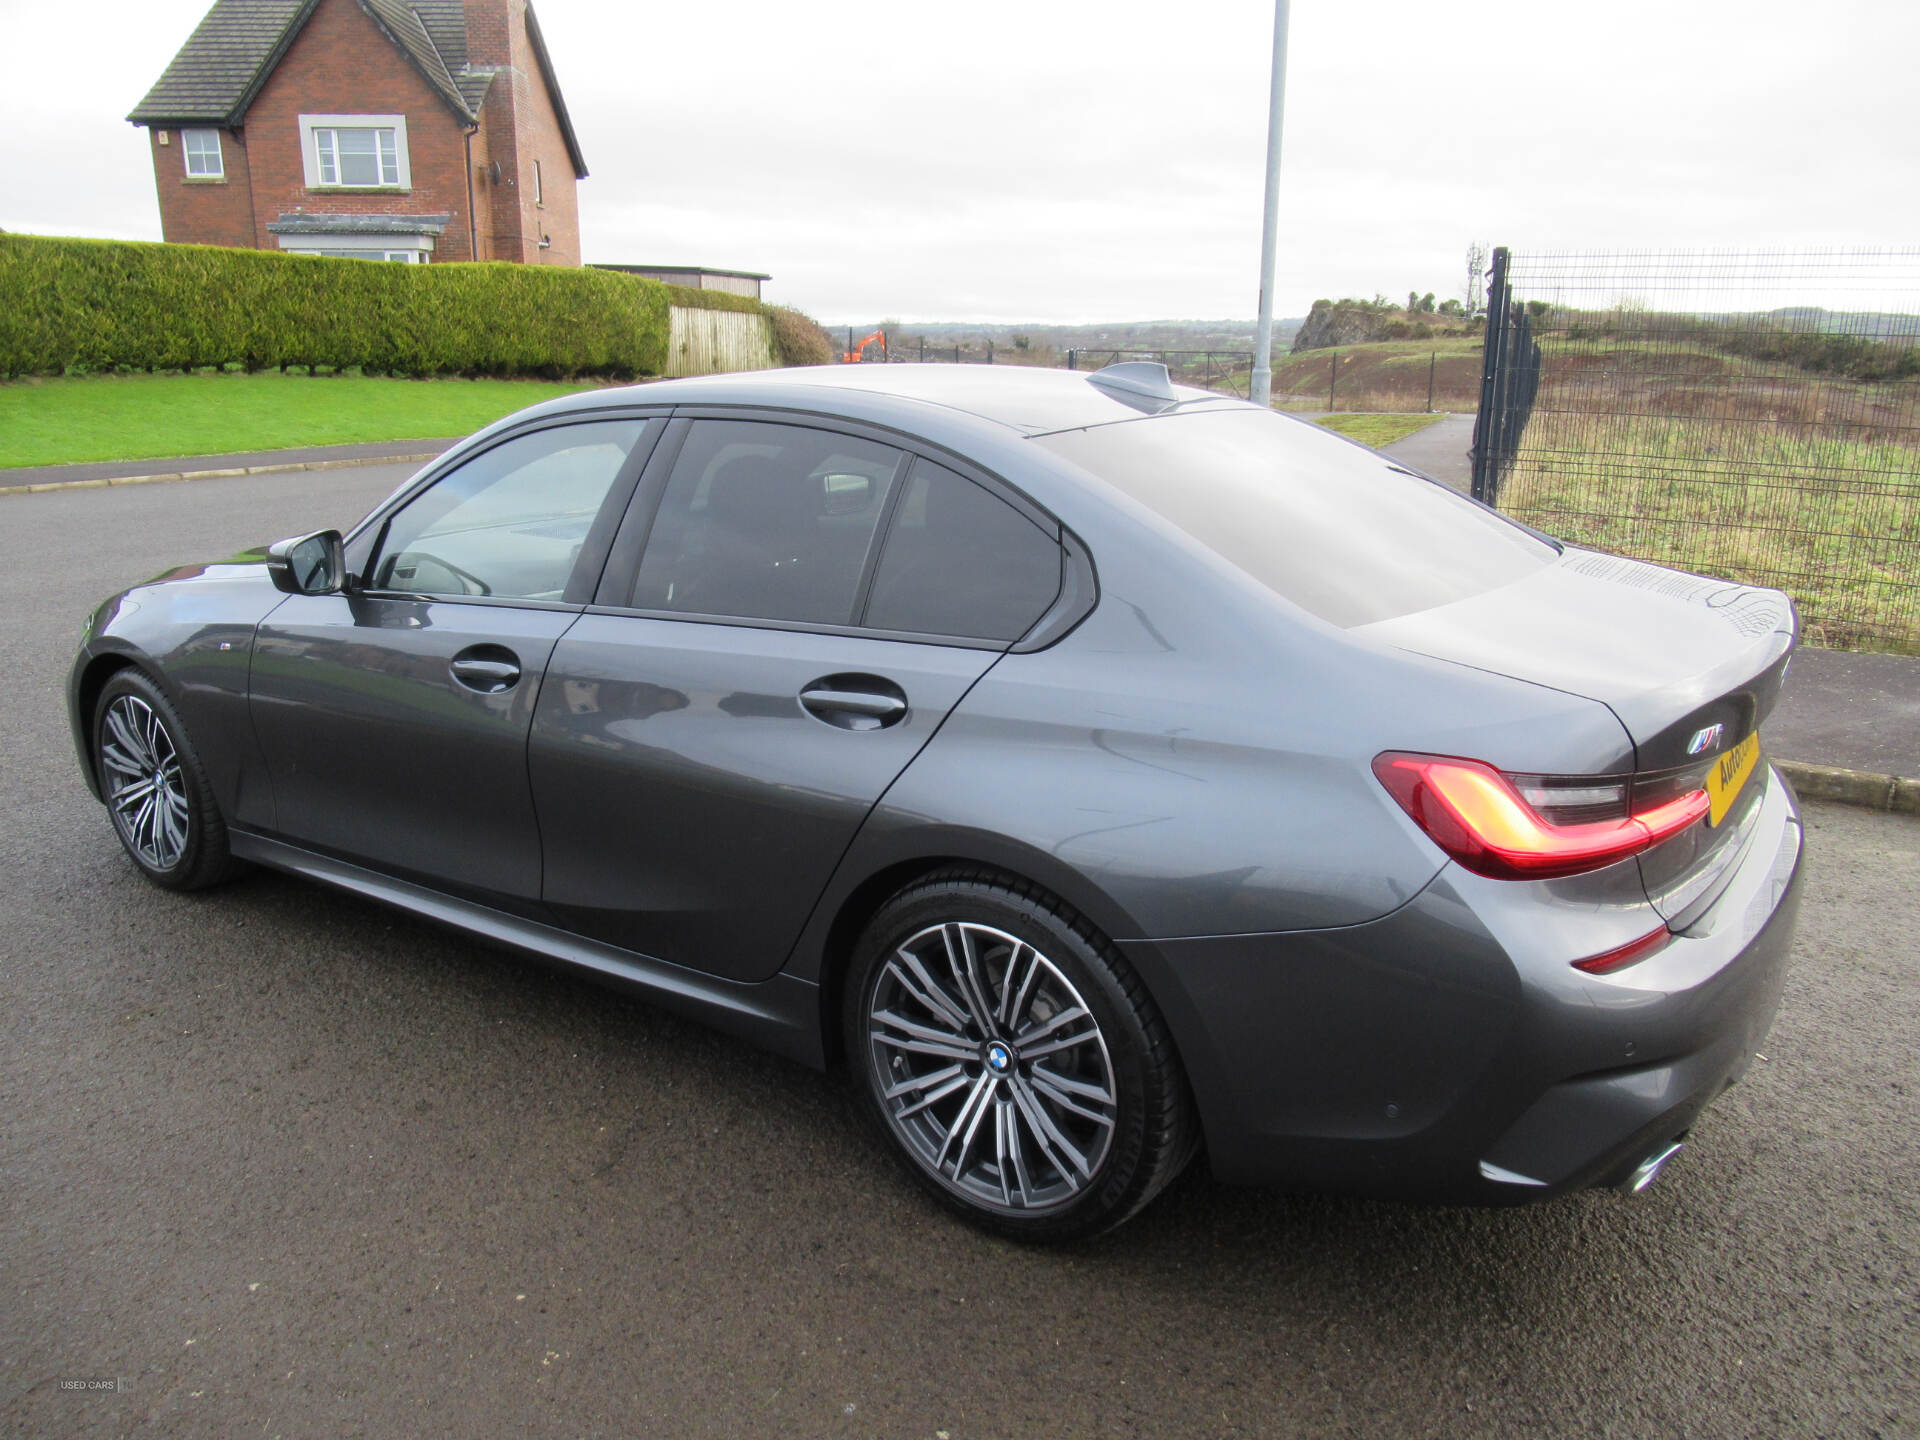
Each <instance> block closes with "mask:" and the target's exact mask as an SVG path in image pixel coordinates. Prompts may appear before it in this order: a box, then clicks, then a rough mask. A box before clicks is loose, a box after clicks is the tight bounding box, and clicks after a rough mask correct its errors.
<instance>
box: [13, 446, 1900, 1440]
mask: <svg viewBox="0 0 1920 1440" xmlns="http://www.w3.org/2000/svg"><path fill="white" fill-rule="evenodd" d="M401 478H402V476H401V474H400V473H399V472H397V471H393V470H348V471H332V472H326V473H320V474H312V475H273V476H260V477H254V478H247V479H237V480H208V481H198V482H192V483H188V484H172V485H153V486H144V487H138V488H132V489H125V490H110V491H108V490H102V491H78V492H67V493H57V494H46V495H36V496H25V497H13V498H4V499H0V607H3V608H0V613H3V614H4V616H5V625H4V630H3V631H0V658H3V659H4V661H5V670H4V675H5V684H4V686H3V687H0V722H3V728H0V737H3V738H0V790H3V793H4V806H0V816H4V824H3V825H0V866H3V867H4V868H3V869H0V874H4V876H5V880H4V888H3V889H0V895H3V896H4V900H3V901H0V1116H3V1117H4V1118H3V1119H0V1435H5V1436H8V1437H12V1436H66V1435H75V1436H80V1435H84V1436H111V1435H131V1434H160V1435H169V1436H203V1435H204V1436H242V1435H259V1436H273V1435H286V1436H309V1435H361V1434H364V1435H370V1436H394V1435H402V1434H447V1435H459V1436H494V1435H506V1434H523V1433H524V1434H542V1435H545V1434H552V1435H564V1436H637V1435H645V1436H675V1435H688V1436H705V1435H716V1436H718V1435H740V1436H761V1435H765V1436H786V1435H794V1436H813V1435H887V1436H908V1437H936V1436H941V1435H945V1436H948V1437H952V1440H960V1437H975V1436H1035V1437H1039V1436H1049V1437H1050V1436H1096V1435H1098V1436H1105V1435H1143V1436H1154V1437H1173V1436H1188V1435H1193V1436H1226V1435H1251V1436H1268V1435H1288V1434H1300V1435H1315V1436H1325V1435H1367V1436H1374V1435H1379V1436H1395V1437H1399V1436H1426V1435H1432V1436H1458V1435H1480V1434H1485V1435H1515V1436H1521V1435H1524V1436H1542V1435H1556V1436H1558V1435H1619V1436H1634V1437H1642V1436H1669V1435H1672V1436H1683V1435H1698V1436H1713V1437H1720V1436H1758V1435H1819V1436H1829V1435H1831V1436H1841V1435H1848V1436H1851V1435H1884V1436H1895V1435H1900V1436H1911V1435H1913V1434H1915V1433H1916V1431H1920V1378H1917V1377H1916V1349H1917V1348H1920V1318H1917V1317H1920V1144H1916V1140H1915V1135H1916V1120H1917V1119H1920V1107H1917V1106H1916V1080H1915V1075H1916V1063H1915V1057H1916V1047H1917V1046H1920V960H1917V959H1916V946H1915V942H1914V936H1915V935H1916V934H1920V822H1915V821H1913V820H1903V819H1899V818H1893V817H1888V816H1884V815H1874V814H1868V813H1865V812H1856V811H1848V810H1843V809H1837V808H1815V809H1811V810H1810V811H1809V816H1808V818H1809V822H1810V826H1811V835H1810V841H1809V847H1808V848H1809V852H1810V862H1809V863H1810V865H1811V867H1812V878H1811V881H1810V883H1809V888H1808V892H1807V899H1806V905H1805V909H1804V912H1803V918H1802V921H1801V929H1800V940H1799V945H1798V948H1797V951H1796V958H1795V964H1794V968H1793V972H1792V978H1791V980H1790V981H1789V983H1788V986H1787V991H1786V998H1785V1001H1784V1004H1783V1006H1782V1009H1781V1013H1780V1018H1779V1020H1778V1022H1777V1023H1776V1025H1775V1027H1774V1032H1773V1035H1772V1037H1771V1039H1770V1040H1769V1041H1768V1043H1767V1046H1766V1057H1767V1058H1766V1059H1765V1060H1764V1061H1763V1062H1758V1063H1756V1065H1755V1067H1754V1069H1753V1071H1752V1073H1751V1075H1750V1076H1749V1078H1748V1080H1747V1081H1746V1082H1745V1083H1744V1084H1742V1085H1741V1086H1740V1087H1738V1088H1737V1089H1735V1090H1734V1091H1732V1092H1731V1093H1730V1094H1728V1095H1727V1096H1726V1097H1724V1099H1723V1100H1722V1101H1721V1102H1720V1103H1719V1104H1718V1105H1717V1106H1716V1107H1715V1108H1714V1109H1713V1110H1712V1111H1711V1112H1710V1113H1709V1114H1708V1116H1707V1117H1706V1118H1705V1120H1704V1121H1703V1122H1702V1123H1701V1124H1700V1126H1699V1127H1698V1128H1697V1129H1696V1131H1695V1135H1694V1143H1693V1144H1692V1145H1690V1146H1689V1147H1688V1149H1687V1151H1686V1152H1685V1153H1684V1154H1682V1156H1681V1157H1680V1158H1679V1159H1678V1160H1677V1161H1676V1162H1675V1163H1674V1165H1673V1166H1672V1167H1671V1168H1670V1169H1669V1171H1668V1174H1667V1177H1666V1178H1664V1179H1663V1180H1662V1181H1661V1182H1660V1183H1659V1184H1658V1185H1656V1186H1655V1187H1654V1189H1653V1190H1652V1191H1651V1192H1650V1193H1649V1194H1648V1195H1647V1196H1646V1197H1644V1198H1643V1199H1640V1200H1638V1201H1627V1200H1623V1199H1620V1198H1619V1197H1616V1196H1613V1195H1610V1194H1609V1195H1587V1196H1580V1197H1575V1198H1572V1199H1569V1200H1564V1201H1560V1202H1557V1203H1552V1204H1548V1205H1545V1206H1541V1207H1536V1208H1533V1209H1529V1210H1516V1211H1501V1212H1478V1211H1459V1210H1420V1209H1410V1208H1404V1207H1399V1206H1391V1205H1379V1204H1368V1203H1360V1202H1355V1201H1350V1200H1334V1199H1325V1198H1316V1197H1311V1196H1306V1197H1298V1196H1287V1195H1281V1194H1274V1193H1266V1192H1259V1191H1248V1190H1238V1189H1231V1188H1228V1187H1224V1186H1220V1185H1216V1184H1215V1183H1213V1182H1212V1181H1211V1180H1210V1179H1209V1178H1207V1177H1206V1176H1205V1175H1203V1174H1201V1173H1198V1172H1194V1173H1192V1174H1190V1175H1189V1176H1188V1177H1187V1179H1186V1180H1184V1181H1183V1182H1182V1183H1181V1184H1180V1185H1179V1186H1178V1187H1176V1189H1175V1190H1174V1191H1172V1192H1171V1193H1169V1194H1168V1195H1167V1196H1165V1197H1163V1198H1162V1200H1161V1201H1160V1202H1159V1203H1158V1204H1157V1205H1155V1206H1154V1207H1153V1208H1152V1209H1151V1210H1149V1211H1148V1212H1147V1213H1146V1214H1145V1215H1143V1216H1141V1217H1140V1218H1139V1219H1137V1220H1136V1221H1134V1222H1133V1223H1132V1224H1130V1225H1128V1226H1127V1227H1125V1228H1124V1229H1123V1230H1121V1231H1120V1232H1119V1233H1118V1234H1116V1235H1113V1236H1111V1237H1108V1238H1107V1239H1105V1240H1103V1241H1101V1242H1099V1243H1097V1244H1095V1245H1092V1246H1088V1247H1085V1248H1082V1249H1079V1250H1077V1251H1072V1252H1068V1253H1045V1252H1033V1251H1028V1250H1023V1249H1020V1248H1017V1247H1014V1246H1011V1245H1008V1244H1004V1243H1001V1242H997V1241H993V1240H988V1239H984V1238H982V1237H981V1236H979V1235H976V1234H975V1233H973V1232H972V1231H969V1230H967V1229H965V1228H962V1227H961V1226H959V1225H957V1224H955V1223H952V1222H950V1221H949V1220H947V1219H946V1218H944V1217H943V1216H942V1215H940V1214H937V1213H936V1212H935V1211H934V1210H932V1209H931V1208H930V1207H929V1206H928V1204H927V1203H926V1202H924V1201H923V1200H922V1199H921V1198H920V1196H919V1195H918V1193H917V1192H916V1191H914V1190H913V1189H912V1188H911V1186H910V1185H909V1184H908V1183H907V1182H906V1181H905V1180H903V1179H902V1178H900V1177H899V1176H897V1175H896V1174H895V1172H894V1171H893V1170H892V1169H891V1168H890V1164H889V1162H888V1159H887V1157H886V1156H885V1155H884V1154H883V1153H882V1152H881V1151H880V1150H879V1149H878V1147H877V1145H876V1143H875V1142H874V1141H873V1140H871V1139H869V1138H868V1136H867V1134H866V1133H865V1131H864V1130H863V1129H861V1128H860V1126H859V1125H858V1124H857V1123H856V1121H855V1117H854V1115H853V1113H852V1111H851V1108H850V1107H849V1106H848V1105H847V1104H846V1103H845V1101H844V1099H843V1096H842V1093H841V1091H840V1090H839V1088H838V1087H837V1086H836V1084H835V1083H834V1082H833V1081H831V1080H829V1079H826V1078H823V1077H820V1076H817V1075H814V1074H812V1073H811V1072H808V1071H806V1070H803V1069H800V1068H797V1067H795V1066H793V1065H790V1064H788V1063H786V1062H783V1061H779V1060H774V1059H769V1058H767V1057H765V1056H763V1055H760V1054H757V1053H755V1052H753V1051H751V1050H748V1049H746V1048H745V1047H743V1046H740V1045H738V1044H735V1043H733V1042H730V1041H727V1040H724V1039H721V1038H719V1037H717V1036H715V1035H712V1034H710V1033H708V1032H706V1031H703V1030H701V1029H699V1028H698V1027H696V1026H693V1025H691V1024H686V1023H682V1022H680V1021H678V1020H675V1019H672V1018H670V1017H668V1016H667V1015H665V1014H662V1013H660V1012H658V1011H655V1010H653V1009H650V1008H649V1007H648V1006H646V1005H644V1004H641V1003H638V1002H635V1001H632V1000H629V999H626V998H624V997H621V996H618V995H614V994H612V993H610V992H607V991H605V990H601V989H598V988H595V987H594V986H591V985H589V984H586V983H584V982H581V981H578V980H575V979H572V978H569V977H566V976H563V975H557V974H555V973H553V972H549V971H545V970H542V969H539V968H536V967H533V966H530V965H528V964H526V963H524V962H522V961H519V960H517V959H515V958H514V957H512V956H509V955H506V954H504V953H500V952H496V951H491V950H487V949H482V948H478V947H476V946H475V945H473V944H470V943H468V942H466V941H464V940H461V939H459V938H456V937H454V936H452V935H450V934H448V933H446V932H443V931H440V930H436V929H434V928H431V927H429V926H427V925H424V924H420V923H416V922H414V921H412V920H409V919H406V918H403V917H402V916H400V915H397V914H395V913H391V912H388V911H385V910H382V909H379V908H376V907H374V906H372V905H370V904H366V903H363V902H360V901H357V900H354V899H351V898H347V897H344V896H340V895H335V894H331V893H328V892H324V891H321V890H319V889H316V888H314V887H311V886H308V885H305V884H301V883H299V882H296V881H292V880H288V879H283V878H279V877H276V876H273V875H267V874H258V875H254V876H252V877H250V878H247V879H244V880H241V881H239V882H237V883H235V884H232V885H230V886H228V887H226V888H224V889H221V890H218V891H215V892H212V893H209V894H204V895H200V896H188V897H182V896H176V895H171V894H167V893H163V892H161V891H159V890H156V889H154V888H152V887H150V886H148V885H146V884H144V883H143V882H142V881H141V880H140V879H139V878H138V877H137V876H136V875H135V873H134V871H133V869H132V867H131V866H130V865H129V864H128V862H127V861H126V860H125V859H124V858H123V857H122V855H121V853H120V849H119V846H118V845H117V844H116V843H115V841H114V838H113V834H112V831H111V829H110V828H109V825H108V822H107V819H106V817H105V815H104V814H103V812H102V811H101V810H100V808H99V807H98V806H97V805H96V804H94V802H93V801H92V800H91V799H90V798H89V797H88V796H87V794H86V793H85V791H84V789H83V788H82V785H81V782H80V779H79V776H78V774H77V773H76V771H75V768H74V763H73V759H72V756H71V754H70V753H69V748H68V741H67V735H66V724H65V720H64V717H63V712H62V685H63V682H64V677H65V673H66V667H67V664H68V662H69V660H70V658H71V655H72V651H73V647H74V644H75V643H76V641H77V639H78V636H79V633H80V627H81V623H82V619H83V616H84V614H85V613H86V611H87V610H88V609H89V607H90V606H91V605H92V604H93V603H94V602H95V601H97V600H99V599H101V598H103V597H104V596H105V595H106V594H107V593H109V592H110V591H112V590H115V589H117V588H119V587H120V586H122V585H125V584H127V583H129V582H132V581H136V580H139V579H141V578H143V577H145V576H147V575H150V574H152V573H154V572H156V571H158V570H160V569H161V568H163V567H165V566H169V565H172V564H174V563H178V562H184V561H191V560H196V559H204V558H208V557H212V556H218V555H222V554H226V553H229V552H231V551H233V550H235V549H237V548H239V547H240V546H242V545H244V544H247V543H250V542H256V541H260V540H266V539H273V538H276V537H279V536H282V535H288V534H293V533H298V532H301V531H304V530H308V529H312V528H317V527H319V526H321V525H324V524H327V523H344V522H346V521H349V520H351V519H353V518H355V517H356V516H357V515H359V514H360V513H361V512H362V511H363V510H364V509H366V508H367V507H368V506H369V505H371V503H372V502H373V501H375V500H376V499H377V498H378V497H379V496H381V495H382V494H384V493H385V492H386V491H387V490H388V489H390V488H391V487H392V486H393V485H394V484H395V483H397V481H398V480H399V479H401ZM101 1381H119V1382H121V1383H120V1384H119V1385H116V1386H108V1387H106V1388H101V1387H99V1386H97V1385H96V1386H94V1387H93V1388H86V1382H101Z"/></svg>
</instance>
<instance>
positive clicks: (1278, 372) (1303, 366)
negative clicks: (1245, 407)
mask: <svg viewBox="0 0 1920 1440" xmlns="http://www.w3.org/2000/svg"><path fill="white" fill-rule="evenodd" d="M1429 364H1431V365H1432V367H1433V408H1434V410H1435V411H1451V412H1452V413H1454V414H1456V415H1457V414H1460V413H1461V412H1463V411H1466V412H1470V411H1473V410H1477V409H1478V408H1479V406H1480V341H1479V338H1478V337H1477V336H1474V337H1468V336H1447V335H1436V336H1433V337H1432V338H1430V339H1426V340H1376V341H1370V342H1368V343H1366V344H1360V345H1336V346H1333V347H1330V348H1329V349H1325V350H1307V351H1304V352H1302V353H1301V354H1298V355H1289V356H1286V357H1285V358H1284V359H1279V360H1276V361H1275V363H1274V367H1273V398H1274V403H1275V404H1276V405H1278V406H1280V408H1281V409H1283V410H1334V411H1348V410H1360V411H1390V410H1397V411H1424V410H1425V409H1426V408H1427V368H1428V366H1429ZM1336 365H1337V366H1338V375H1337V377H1336V375H1335V366H1336ZM1330 392H1331V400H1332V403H1331V404H1329V403H1328V400H1329V393H1330Z"/></svg>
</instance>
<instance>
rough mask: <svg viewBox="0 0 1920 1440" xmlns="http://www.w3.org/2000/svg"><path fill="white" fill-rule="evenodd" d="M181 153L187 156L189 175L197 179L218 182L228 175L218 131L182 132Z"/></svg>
mask: <svg viewBox="0 0 1920 1440" xmlns="http://www.w3.org/2000/svg"><path fill="white" fill-rule="evenodd" d="M180 153H181V154H182V155H184V156H186V160H187V174H189V175H191V176H193V177H194V178H196V179H202V180H218V179H220V178H221V177H222V176H224V175H225V174H226V173H227V170H226V165H225V164H224V163H223V162H222V160H221V157H220V132H219V131H218V130H182V131H181V132H180Z"/></svg>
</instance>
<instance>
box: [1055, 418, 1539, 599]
mask: <svg viewBox="0 0 1920 1440" xmlns="http://www.w3.org/2000/svg"><path fill="white" fill-rule="evenodd" d="M1035 443H1036V444H1040V445H1045V446H1046V447H1047V448H1048V449H1050V450H1053V451H1056V452H1058V453H1059V454H1061V455H1063V456H1065V457H1066V458H1067V459H1069V460H1071V461H1073V462H1074V463H1075V464H1077V465H1079V466H1081V467H1082V468H1084V469H1086V470H1089V471H1091V472H1092V473H1093V474H1094V475H1097V476H1098V477H1099V478H1100V479H1102V480H1105V481H1107V482H1108V483H1109V484H1111V485H1113V486H1114V487H1115V488H1116V489H1118V490H1121V491H1123V492H1124V493H1126V494H1127V495H1130V496H1132V497H1133V498H1134V499H1135V500H1138V501H1140V502H1141V503H1142V504H1143V505H1146V506H1148V507H1149V508H1151V509H1152V510H1154V511H1156V512H1157V513H1159V514H1160V515H1161V516H1162V517H1164V518H1165V519H1166V520H1168V521H1170V522H1172V523H1173V524H1175V525H1177V526H1179V527H1180V528H1181V529H1182V530H1184V531H1186V532H1187V533H1188V534H1189V535H1191V536H1193V538H1194V539H1196V540H1198V541H1199V542H1200V543H1201V544H1203V545H1205V546H1207V547H1208V548H1209V549H1210V550H1213V551H1214V552H1215V553H1216V554H1218V555H1220V556H1222V557H1223V558H1224V559H1227V560H1230V561H1232V562H1233V563H1234V564H1235V565H1237V566H1239V567H1240V568H1241V569H1242V570H1244V571H1246V572H1247V573H1248V574H1249V575H1251V576H1252V577H1253V578H1254V579H1256V580H1258V581H1260V582H1261V583H1262V584H1263V585H1266V586H1267V587H1268V588H1269V589H1271V590H1273V591H1275V592H1276V593H1278V594H1280V595H1283V596H1285V597H1286V598H1287V599H1288V600H1291V601H1293V602H1294V603H1295V604H1296V605H1299V606H1300V607H1301V608H1303V609H1305V610H1308V611H1310V612H1312V613H1313V614H1315V615H1318V616H1319V617H1320V618H1321V619H1323V620H1326V621H1328V622H1329V623H1331V624H1334V625H1340V626H1352V625H1367V624H1371V623H1372V622H1373V621H1376V620H1386V619H1390V618H1392V617H1393V616H1395V615H1406V614H1411V613H1412V612H1414V611H1416V610H1429V609H1432V608H1433V607H1434V606H1436V605H1446V604H1449V603H1450V602H1452V601H1455V600H1461V599H1464V598H1466V597H1467V596H1469V595H1477V594H1480V593H1481V592H1482V591H1485V590H1492V589H1494V588H1496V587H1497V586H1501V585H1505V584H1508V583H1509V582H1511V581H1513V580H1517V579H1519V578H1520V577H1521V576H1523V575H1527V574H1529V573H1531V572H1532V571H1534V570H1537V569H1539V568H1540V567H1541V566H1543V565H1546V564H1548V563H1549V562H1550V561H1552V560H1553V558H1554V556H1555V554H1556V552H1555V550H1554V549H1553V547H1552V546H1551V545H1548V544H1546V543H1545V542H1544V541H1541V540H1538V539H1535V538H1534V537H1533V536H1532V535H1530V534H1529V533H1527V532H1526V531H1525V530H1522V529H1521V528H1520V527H1519V526H1517V525H1514V524H1512V523H1511V522H1509V521H1507V520H1504V519H1502V518H1501V517H1500V516H1498V515H1496V514H1494V513H1493V512H1491V511H1489V510H1485V509H1482V508H1481V507H1480V506H1478V505H1475V504H1474V503H1473V502H1472V501H1470V500H1468V499H1466V498H1465V497H1464V496H1461V495H1456V494H1455V493H1454V492H1453V491H1451V490H1448V489H1447V488H1446V487H1445V486H1442V485H1436V484H1434V483H1433V482H1431V481H1428V480H1422V479H1420V478H1419V477H1418V476H1415V475H1409V474H1408V473H1407V472H1405V471H1403V470H1398V469H1396V468H1395V467H1394V466H1393V465H1392V463H1391V462H1390V461H1388V460H1386V459H1384V458H1383V457H1381V456H1379V455H1376V454H1374V453H1373V452H1372V451H1369V450H1364V449H1362V448H1360V447H1359V446H1357V445H1351V444H1348V443H1347V442H1346V441H1344V440H1341V439H1339V438H1338V437H1336V436H1333V435H1329V434H1327V433H1326V432H1324V431H1321V430H1317V429H1315V428H1314V427H1312V426H1310V425H1306V424H1304V423H1302V422H1300V421H1297V420H1290V419H1288V418H1286V417H1285V416H1281V415H1268V414H1263V413H1261V412H1260V411H1257V410H1216V411H1210V412H1206V413H1201V414H1190V415H1164V416H1159V417H1157V418H1155V419H1151V420H1135V421H1129V422H1127V423H1125V424H1119V425H1102V426H1098V427H1095V428H1093V429H1089V430H1070V431H1065V432H1062V433H1060V434H1055V435H1043V436H1041V437H1039V438H1038V439H1037V440H1036V441H1035Z"/></svg>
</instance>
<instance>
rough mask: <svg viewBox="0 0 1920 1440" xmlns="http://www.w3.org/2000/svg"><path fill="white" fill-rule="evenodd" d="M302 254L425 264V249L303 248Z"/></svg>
mask: <svg viewBox="0 0 1920 1440" xmlns="http://www.w3.org/2000/svg"><path fill="white" fill-rule="evenodd" d="M295 253H297V254H302V255H331V256H333V257H334V258H335V259H336V260H393V261H397V262H399V263H400V264H403V265H415V264H418V265H424V264H426V263H427V254H426V252H425V251H424V250H302V251H297V252H295Z"/></svg>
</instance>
